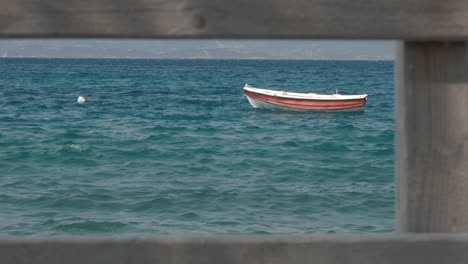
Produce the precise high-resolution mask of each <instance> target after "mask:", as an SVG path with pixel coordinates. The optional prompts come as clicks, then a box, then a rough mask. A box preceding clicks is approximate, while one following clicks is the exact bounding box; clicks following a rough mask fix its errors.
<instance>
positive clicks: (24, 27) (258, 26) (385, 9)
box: [0, 0, 468, 40]
mask: <svg viewBox="0 0 468 264" xmlns="http://www.w3.org/2000/svg"><path fill="white" fill-rule="evenodd" d="M0 37H80V38H88V37H100V38H101V37H118V38H321V39H408V40H426V39H430V40H446V39H450V40H454V39H466V38H468V1H466V0H450V1H440V0H380V1H377V0H359V1H350V0H294V1H286V0H255V1H252V0H216V1H213V0H190V1H188V0H80V1H71V0H44V1H38V0H0Z"/></svg>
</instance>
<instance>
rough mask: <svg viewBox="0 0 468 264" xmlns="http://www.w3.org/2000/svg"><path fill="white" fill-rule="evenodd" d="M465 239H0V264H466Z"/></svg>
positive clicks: (364, 237) (423, 236)
mask: <svg viewBox="0 0 468 264" xmlns="http://www.w3.org/2000/svg"><path fill="white" fill-rule="evenodd" d="M467 248H468V236H467V235H377V236H375V235H374V236H312V237H310V236H301V237H297V236H294V237H275V236H265V237H239V236H233V237H211V238H210V237H208V238H193V237H192V238H190V237H160V238H135V239H132V238H126V239H116V238H114V239H84V238H80V239H76V238H74V239H72V238H68V239H67V238H54V239H52V238H48V239H30V238H27V239H25V238H9V239H5V238H4V239H0V263H35V264H56V263H57V264H58V263H60V264H61V263H67V264H83V263H86V264H92V263H99V264H107V263H112V264H120V263H122V264H123V263H127V264H129V263H139V264H149V263H165V264H182V263H184V264H185V263H192V264H197V263H200V264H202V263H203V264H210V263H212V264H219V263H223V264H245V263H257V264H260V263H265V264H266V263H269V264H275V263H278V264H279V263H288V264H306V263H307V264H308V263H320V264H342V263H347V264H376V263H379V264H387V263H388V264H395V263H399V264H405V263H407V264H418V263H421V264H422V263H423V264H440V263H450V264H458V263H460V264H462V263H463V264H466V263H468V251H467V250H466V249H467Z"/></svg>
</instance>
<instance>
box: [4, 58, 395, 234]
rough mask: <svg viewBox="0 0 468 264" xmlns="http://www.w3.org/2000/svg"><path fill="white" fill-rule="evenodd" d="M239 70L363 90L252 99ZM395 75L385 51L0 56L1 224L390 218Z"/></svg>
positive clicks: (242, 226)
mask: <svg viewBox="0 0 468 264" xmlns="http://www.w3.org/2000/svg"><path fill="white" fill-rule="evenodd" d="M245 83H248V84H250V85H252V86H254V87H260V88H269V89H275V88H277V89H282V90H285V91H297V92H317V93H331V92H333V91H334V90H335V89H339V91H340V92H341V93H342V94H361V93H367V94H369V101H368V104H367V106H366V109H365V111H363V112H357V113H306V114H304V113H301V114H297V113H285V112H271V111H262V110H257V109H252V108H251V107H250V105H249V104H248V102H247V100H245V99H244V100H242V101H240V102H239V99H240V98H241V96H242V87H243V86H244V84H245ZM393 86H394V85H393V62H385V61H268V60H258V61H256V60H250V61H249V60H247V61H243V60H117V59H0V234H3V235H5V234H7V235H64V234H74V235H90V234H93V235H95V234H98V235H99V234H101V235H108V234H311V233H351V232H352V233H355V232H390V231H393V228H394V177H393V163H394V151H393V145H394V142H393V138H394V118H393V108H394V104H393V90H394V88H393ZM80 95H81V96H84V97H85V98H86V103H85V104H83V105H79V104H77V103H76V100H77V97H78V96H80ZM238 102H239V103H238Z"/></svg>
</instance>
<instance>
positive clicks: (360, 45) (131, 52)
mask: <svg viewBox="0 0 468 264" xmlns="http://www.w3.org/2000/svg"><path fill="white" fill-rule="evenodd" d="M393 46H394V43H393V42H390V41H307V40H27V39H25V40H0V56H1V55H3V54H5V55H6V56H8V57H56V58H160V59H320V60H355V59H365V60H391V59H393V57H394V51H393Z"/></svg>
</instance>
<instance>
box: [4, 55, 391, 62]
mask: <svg viewBox="0 0 468 264" xmlns="http://www.w3.org/2000/svg"><path fill="white" fill-rule="evenodd" d="M0 59H92V60H107V59H116V60H265V61H394V60H395V59H394V58H356V59H328V58H318V59H296V58H291V59H278V58H256V57H254V58H157V57H41V56H8V57H0Z"/></svg>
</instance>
